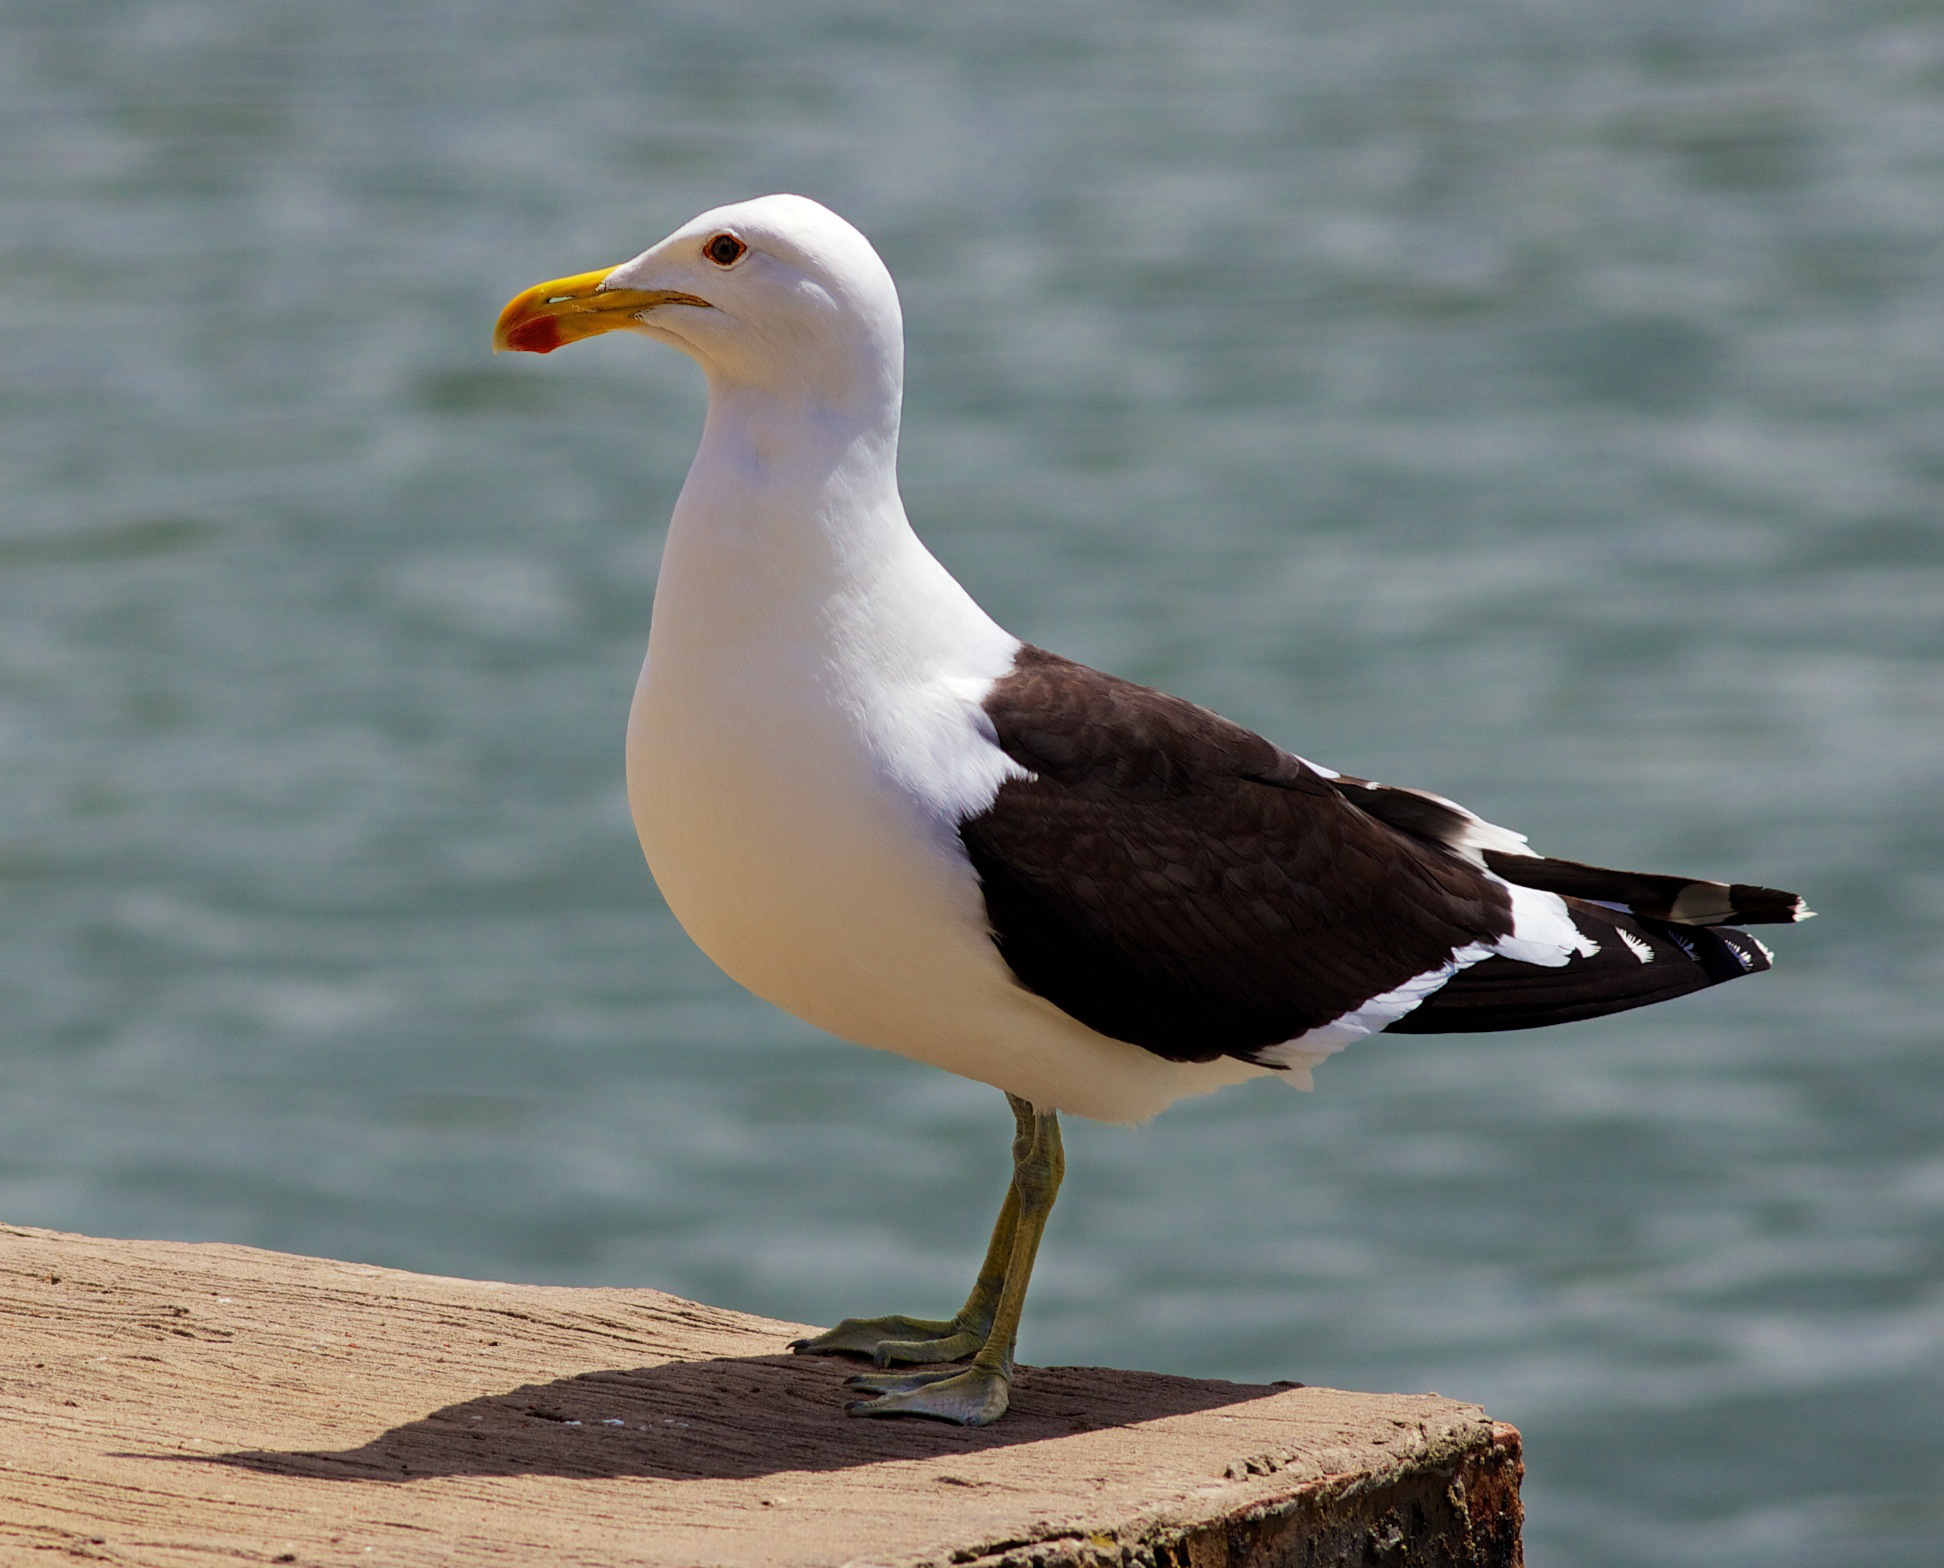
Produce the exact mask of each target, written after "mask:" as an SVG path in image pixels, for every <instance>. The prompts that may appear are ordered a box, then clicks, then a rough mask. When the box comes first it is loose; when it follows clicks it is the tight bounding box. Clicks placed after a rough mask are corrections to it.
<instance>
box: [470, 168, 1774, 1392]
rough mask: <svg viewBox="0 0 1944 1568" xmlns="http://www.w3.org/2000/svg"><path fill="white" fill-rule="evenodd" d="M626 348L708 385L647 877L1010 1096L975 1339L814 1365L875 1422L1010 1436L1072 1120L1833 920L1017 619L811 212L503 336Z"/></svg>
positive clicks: (855, 252) (909, 1340)
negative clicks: (1517, 828)
mask: <svg viewBox="0 0 1944 1568" xmlns="http://www.w3.org/2000/svg"><path fill="white" fill-rule="evenodd" d="M612 331H627V332H633V333H638V334H640V335H642V336H644V337H648V338H653V339H656V340H657V341H659V342H662V343H666V344H669V345H671V346H672V347H674V348H677V349H680V350H681V351H682V352H683V353H685V354H687V355H689V356H690V357H691V358H692V359H694V360H695V361H696V362H697V363H698V364H700V366H701V367H702V370H703V372H704V374H705V375H706V377H707V380H708V413H707V416H706V418H705V420H704V422H703V427H702V438H701V444H700V447H699V449H698V451H697V452H696V455H695V461H694V463H693V465H692V466H691V467H690V469H689V473H688V479H687V482H686V483H685V484H684V485H683V487H682V492H681V495H680V498H679V499H678V500H677V501H676V503H675V511H674V516H673V518H672V520H671V522H670V524H669V530H668V540H667V545H666V547H665V549H664V552H663V556H662V565H661V573H660V576H659V578H658V580H657V582H656V586H655V598H654V614H653V620H652V623H651V628H650V632H649V639H648V653H647V658H646V661H645V662H644V664H643V666H642V671H641V677H640V681H639V684H638V685H637V686H636V689H635V695H634V701H633V705H632V708H631V710H630V713H629V718H628V734H627V778H628V801H629V806H630V809H631V811H632V814H633V817H634V823H635V827H636V830H637V832H638V833H639V835H640V839H641V847H642V849H643V851H644V852H645V854H646V856H647V860H648V865H649V868H650V870H651V871H652V872H653V874H654V878H655V881H656V883H657V884H658V885H659V887H660V889H661V892H662V894H663V896H664V897H665V898H666V899H667V901H668V906H669V908H670V909H671V910H672V911H673V912H674V914H675V917H676V918H677V919H678V920H679V921H680V922H681V924H682V926H683V928H684V929H685V930H686V931H687V932H688V934H689V936H690V937H691V938H693V940H694V941H695V943H696V945H697V946H699V947H700V948H701V949H702V951H703V952H704V953H706V954H707V955H708V956H709V957H710V958H711V959H713V960H714V961H715V962H716V963H717V964H718V965H720V966H721V968H722V969H723V970H724V971H725V972H726V973H727V974H728V975H729V976H730V977H731V978H733V979H734V980H736V981H738V982H739V983H740V984H742V985H743V986H745V987H747V988H748V989H749V990H751V991H753V992H754V993H755V994H756V995H758V996H760V997H763V998H765V999H766V1000H768V1001H770V1002H772V1003H774V1004H775V1005H776V1006H778V1007H781V1008H783V1009H785V1010H786V1011H788V1012H791V1013H794V1014H795V1015H796V1016H797V1017H799V1018H802V1019H805V1020H807V1021H808V1022H809V1023H811V1024H814V1025H815V1026H817V1027H818V1028H820V1029H824V1030H828V1031H829V1032H830V1033H832V1034H834V1035H838V1036H841V1037H843V1038H844V1039H847V1040H852V1041H856V1042H857V1043H859V1044H861V1045H867V1046H873V1047H877V1048H879V1049H882V1050H887V1051H895V1052H897V1053H899V1054H900V1055H903V1056H908V1057H912V1058H915V1059H917V1060H918V1061H921V1062H929V1063H931V1064H932V1065H933V1066H936V1067H942V1068H944V1069H945V1070H946V1071H948V1072H953V1073H958V1074H960V1075H962V1076H964V1077H967V1078H971V1079H975V1080H977V1081H979V1082H981V1083H986V1084H990V1085H992V1086H994V1087H995V1088H998V1089H1000V1090H1002V1091H1003V1092H1004V1093H1005V1095H1006V1098H1007V1100H1008V1102H1009V1103H1010V1105H1011V1108H1012V1113H1013V1118H1014V1127H1015V1133H1014V1139H1013V1147H1012V1153H1013V1174H1012V1180H1011V1183H1010V1185H1009V1187H1008V1189H1007V1192H1006V1197H1005V1202H1004V1205H1003V1206H1002V1208H1001V1209H1000V1212H999V1218H998V1222H997V1223H996V1224H995V1226H994V1227H993V1231H992V1239H991V1241H990V1243H989V1244H988V1246H987V1249H986V1254H985V1260H984V1262H983V1264H982V1265H981V1267H980V1269H979V1273H978V1278H977V1281H976V1282H975V1284H974V1285H973V1287H972V1292H971V1294H970V1296H969V1297H968V1298H967V1300H966V1302H965V1305H964V1306H963V1307H962V1308H960V1309H959V1311H958V1312H957V1314H955V1315H954V1316H953V1317H951V1318H950V1319H944V1320H936V1319H924V1318H914V1317H905V1316H902V1315H896V1316H888V1317H878V1318H849V1319H846V1320H845V1321H843V1322H842V1323H839V1324H838V1325H837V1326H836V1327H835V1328H832V1329H830V1330H829V1331H828V1332H826V1333H821V1334H818V1335H815V1336H814V1337H812V1338H809V1339H805V1340H800V1341H798V1342H797V1343H796V1344H795V1345H794V1346H793V1347H792V1348H793V1349H794V1350H797V1351H798V1352H801V1353H806V1354H828V1353H838V1354H845V1355H851V1356H862V1357H866V1358H868V1359H870V1360H871V1361H872V1362H874V1363H875V1366H876V1367H877V1368H878V1370H875V1371H867V1372H862V1373H860V1374H858V1375H857V1376H854V1377H852V1378H851V1379H850V1380H849V1384H848V1386H849V1387H851V1388H852V1389H853V1390H855V1391H856V1392H857V1393H858V1394H860V1395H861V1396H863V1397H862V1398H860V1399H859V1400H858V1401H856V1402H855V1403H852V1404H851V1405H850V1406H849V1407H848V1408H849V1409H850V1411H851V1412H852V1413H854V1414H857V1415H865V1416H919V1417H928V1418H931V1419H935V1420H942V1421H950V1422H957V1423H960V1424H962V1425H968V1426H980V1425H984V1424H985V1423H987V1422H990V1421H994V1420H997V1419H998V1418H999V1417H1000V1416H1001V1415H1003V1414H1004V1413H1005V1410H1006V1407H1007V1404H1008V1401H1009V1399H1010V1397H1011V1386H1012V1377H1013V1366H1014V1363H1013V1355H1014V1347H1015V1341H1016V1338H1017V1334H1018V1329H1019V1321H1020V1313H1021V1309H1022V1307H1023V1306H1024V1303H1025V1297H1026V1285H1027V1281H1028V1279H1029V1277H1030V1275H1031V1273H1032V1268H1033V1260H1034V1257H1035V1255H1036V1253H1037V1251H1038V1248H1039V1243H1040V1237H1041V1234H1042V1232H1043V1231H1044V1229H1045V1226H1046V1220H1047V1215H1048V1214H1049V1212H1050V1211H1051V1209H1052V1206H1053V1201H1054V1198H1055V1195H1056V1194H1057V1193H1058V1191H1059V1187H1060V1181H1061V1177H1062V1174H1063V1172H1064V1169H1065V1155H1064V1153H1063V1152H1062V1149H1061V1143H1060V1126H1059V1113H1061V1112H1063V1111H1064V1112H1068V1113H1071V1114H1073V1115H1077V1116H1085V1117H1092V1118H1097V1119H1100V1120H1104V1121H1109V1122H1121V1123H1134V1122H1141V1121H1145V1120H1146V1119H1148V1118H1150V1117H1152V1116H1154V1115H1155V1114H1156V1113H1158V1112H1159V1111H1161V1110H1162V1109H1163V1108H1165V1107H1166V1106H1168V1105H1170V1104H1172V1103H1173V1102H1174V1101H1176V1100H1179V1099H1182V1098H1184V1097H1186V1096H1190V1095H1198V1094H1206V1093H1209V1092H1211V1091H1213V1090H1216V1089H1220V1088H1222V1087H1224V1086H1225V1085H1228V1084H1233V1083H1238V1082H1241V1081H1243V1080H1245V1079H1250V1078H1257V1077H1262V1076H1265V1075H1274V1076H1278V1077H1281V1078H1284V1079H1286V1080H1288V1081H1289V1082H1291V1083H1293V1084H1295V1085H1297V1086H1298V1087H1300V1088H1304V1089H1308V1088H1310V1087H1311V1070H1312V1069H1313V1068H1315V1067H1316V1066H1317V1064H1318V1063H1320V1062H1322V1061H1323V1060H1324V1059H1325V1058H1326V1057H1329V1056H1331V1055H1332V1054H1334V1053H1335V1052H1338V1051H1341V1050H1342V1049H1344V1047H1346V1046H1348V1045H1350V1044H1352V1043H1353V1042H1355V1041H1357V1040H1361V1039H1363V1038H1364V1037H1365V1036H1367V1035H1372V1034H1377V1033H1380V1032H1385V1031H1388V1032H1389V1033H1392V1034H1404V1033H1416V1034H1438V1033H1453V1032H1467V1031H1476V1030H1500V1029H1527V1028H1534V1027H1537V1026H1540V1025H1545V1024H1557V1023H1566V1022H1570V1021H1572V1020H1576V1019H1582V1018H1595V1017H1599V1016H1601V1015H1603V1014H1606V1013H1616V1012H1621V1011H1623V1010H1625V1009H1627V1008H1631V1007H1641V1006H1645V1005H1647V1004H1648V1003H1652V1002H1660V1001H1665V1000H1667V999H1669V998H1671V997H1676V996H1682V995H1685V994H1686V993H1688V992H1690V991H1698V990H1702V989H1704V988H1706V987H1708V986H1712V985H1716V984H1719V983H1720V982H1722V981H1724V980H1732V979H1736V978H1738V977H1740V976H1742V975H1744V974H1750V973H1754V972H1757V971H1760V970H1765V969H1767V968H1768V967H1769V961H1770V956H1771V955H1770V954H1769V952H1768V950H1767V949H1766V948H1765V947H1763V946H1762V944H1761V943H1759V942H1757V941H1756V940H1755V939H1754V938H1752V937H1750V936H1748V935H1746V934H1745V933H1744V932H1742V931H1740V930H1737V929H1734V926H1736V925H1744V924H1755V923H1759V922H1787V921H1794V920H1801V919H1804V918H1806V917H1807V916H1808V915H1809V914H1810V913H1811V911H1809V910H1808V909H1806V908H1805V907H1804V905H1803V902H1802V900H1801V899H1800V898H1798V897H1796V895H1794V894H1792V893H1784V892H1779V891H1777V890H1775V889H1773V888H1765V887H1755V886H1750V885H1745V884H1742V883H1734V884H1728V883H1722V882H1714V881H1705V880H1697V879H1693V878H1688V877H1679V876H1662V875H1650V874H1644V873H1637V872H1629V871H1611V870H1606V869H1603V868H1600V867H1596V866H1590V865H1584V864H1581V863H1578V862H1575V861H1570V860H1557V859H1551V858H1548V857H1544V856H1541V855H1539V854H1538V853H1536V852H1535V851H1534V850H1533V849H1532V848H1531V847H1530V846H1529V845H1528V844H1527V841H1526V839H1525V837H1524V835H1522V834H1519V833H1514V832H1512V831H1510V830H1509V829H1506V828H1502V827H1498V826H1495V825H1494V824H1492V823H1490V822H1487V821H1485V820H1483V819H1482V818H1480V817H1478V816H1477V815H1475V814H1474V813H1472V812H1470V811H1468V810H1466V809H1465V808H1464V807H1463V806H1460V805H1458V804H1457V803H1456V802H1454V801H1451V800H1447V799H1445V798H1444V797H1443V796H1441V795H1435V794H1431V793H1429V792H1427V791H1423V790H1417V789H1407V788H1402V787H1399V786H1395V785H1388V784H1380V783H1377V782H1375V781H1374V780H1371V779H1365V778H1358V777H1354V776H1352V775H1350V774H1347V773H1339V772H1336V771H1335V770H1333V769H1330V768H1326V767H1323V766H1321V765H1319V764H1317V763H1314V762H1310V761H1307V760H1305V759H1304V758H1302V757H1300V756H1298V755H1296V754H1295V753H1294V752H1292V751H1287V750H1285V749H1283V748H1282V747H1280V746H1277V745H1275V744H1274V743H1273V742H1271V741H1268V740H1265V739H1264V738H1263V737H1261V736H1260V735H1257V734H1254V733H1252V732H1251V731H1249V730H1247V729H1245V728H1243V727H1242V726H1241V725H1238V724H1234V723H1231V722H1230V721H1228V720H1227V719H1224V718H1221V717H1219V716H1218V715H1216V714H1214V713H1211V712H1209V711H1208V710H1207V709H1205V708H1201V707H1198V706H1196V705H1195V704H1194V703H1191V702H1186V701H1183V700H1182V699H1180V698H1178V697H1171V696H1168V695H1166V694H1165V693H1162V692H1159V691H1155V690H1153V689H1151V688H1148V687H1145V686H1139V685H1135V684H1133V683H1132V682H1129V681H1125V680H1120V679H1117V678H1115V677H1114V676H1111V675H1106V674H1102V673H1101V672H1099V671H1097V670H1093V669H1089V668H1088V667H1087V666H1085V665H1082V664H1077V663H1075V662H1074V661H1072V660H1070V659H1065V658H1062V657H1061V656H1060V655H1058V654H1055V653H1049V652H1047V651H1046V650H1044V649H1042V648H1037V647H1035V646H1033V645H1032V644H1030V643H1026V642H1022V641H1021V640H1020V639H1019V638H1017V637H1015V636H1013V635H1012V634H1011V633H1010V632H1007V631H1006V630H1004V629H1003V628H1002V627H1000V626H999V625H998V624H997V623H996V622H994V621H993V620H992V618H991V617H990V616H988V615H987V614H986V613H985V611H983V610H982V609H981V608H980V607H979V606H978V604H977V603H976V602H975V601H974V600H973V598H972V596H971V595H970V594H969V593H967V592H966V590H965V589H964V588H962V587H961V586H960V585H959V584H958V582H957V581H956V580H954V579H953V577H952V576H951V574H950V573H949V572H947V571H946V569H945V568H944V567H943V566H942V565H940V564H939V562H938V561H937V559H936V558H935V557H934V556H933V555H932V554H931V552H930V551H929V550H927V549H926V548H925V546H924V545H923V544H922V543H921V542H920V541H919V538H918V536H917V534H916V533H915V532H913V530H912V527H911V524H910V522H909V521H908V520H907V518H906V516H905V509H904V503H903V501H902V500H901V499H900V497H899V494H898V479H897V453H898V425H899V417H900V411H901V405H902V400H903V380H904V326H903V318H902V315H901V312H900V309H899V304H898V294H897V289H896V286H895V285H894V284H893V282H892V279H891V274H890V272H889V271H888V270H887V269H886V267H885V265H884V263H883V262H882V261H881V260H880V259H879V257H878V255H877V252H876V251H875V250H873V249H872V247H871V244H870V242H869V241H868V240H867V239H865V237H864V236H863V235H862V234H861V233H859V232H858V230H856V229H855V228H853V227H852V226H851V225H850V224H849V223H847V222H845V221H844V220H843V219H842V218H840V217H838V216H837V215H836V214H835V213H833V212H831V211H829V210H828V209H827V208H825V207H823V206H821V205H819V204H818V203H816V202H814V201H811V200H809V199H807V198H805V197H802V196H790V195H777V196H765V197H761V198H759V199H757V200H754V201H746V202H740V203H736V204H733V205H730V206H724V207H717V208H714V209H713V210H711V211H709V212H705V213H703V214H702V215H701V216H700V217H697V218H694V219H692V220H691V221H690V222H688V223H686V224H684V225H682V227H680V228H678V229H677V230H675V232H674V233H673V234H671V235H669V236H668V237H667V238H666V239H664V240H662V241H661V242H660V243H659V244H657V245H654V246H652V247H651V248H649V249H648V250H645V251H643V252H642V253H641V254H640V255H639V256H637V257H635V258H634V259H633V260H632V261H626V262H623V263H622V264H621V265H619V266H616V267H608V268H604V269H601V270H599V271H594V272H584V273H580V274H578V275H576V276H573V277H567V278H561V279H557V280H555V281H552V282H547V283H541V284H538V285H536V286H535V287H533V288H530V289H527V290H526V291H525V292H524V293H522V294H519V295H517V296H516V297H515V298H514V299H513V300H512V301H511V302H509V303H508V305H507V307H506V309H505V311H504V312H503V313H502V314H501V316H500V319H499V322H498V325H497V328H496V330H495V334H494V346H495V347H496V348H497V349H512V350H519V351H524V352H529V353H537V354H545V353H549V352H551V351H552V350H554V349H556V348H559V347H561V346H562V345H564V344H568V343H574V342H578V341H579V340H581V339H583V338H590V337H594V336H596V335H597V334H600V333H603V332H612ZM1731 922H1732V923H1733V924H1732V925H1731V924H1730V923H1731Z"/></svg>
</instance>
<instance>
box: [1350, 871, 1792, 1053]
mask: <svg viewBox="0 0 1944 1568" xmlns="http://www.w3.org/2000/svg"><path fill="white" fill-rule="evenodd" d="M1567 904H1568V906H1569V907H1570V908H1571V909H1572V911H1573V921H1574V924H1576V925H1577V926H1579V928H1580V929H1581V930H1582V931H1584V932H1585V933H1586V934H1587V935H1588V936H1590V937H1592V938H1593V939H1594V940H1595V941H1596V942H1598V943H1599V944H1600V947H1599V951H1598V952H1597V953H1593V954H1591V955H1590V956H1589V955H1586V954H1575V955H1573V957H1572V958H1571V959H1570V960H1568V962H1567V963H1566V964H1564V965H1563V966H1562V967H1560V968H1557V969H1543V968H1540V967H1538V966H1537V965H1533V964H1518V963H1513V962H1512V961H1511V960H1509V959H1505V958H1488V959H1486V960H1485V961H1484V962H1483V963H1479V964H1474V965H1472V966H1471V967H1470V968H1469V969H1464V970H1461V971H1459V972H1458V973H1457V974H1455V975H1453V976H1452V977H1451V979H1449V980H1447V981H1446V982H1445V983H1444V984H1443V985H1442V986H1440V987H1439V988H1438V989H1437V990H1436V991H1434V992H1433V993H1432V994H1431V995H1430V996H1429V997H1427V998H1426V999H1425V1000H1424V1001H1423V1002H1422V1003H1421V1004H1420V1005H1419V1006H1418V1007H1416V1008H1415V1009H1413V1010H1412V1011H1411V1012H1409V1013H1406V1014H1405V1015H1404V1016H1403V1017H1402V1018H1400V1019H1398V1020H1397V1022H1396V1023H1394V1024H1392V1025H1391V1026H1390V1027H1389V1029H1388V1030H1387V1031H1386V1032H1387V1033H1390V1034H1469V1033H1474V1032H1476V1031H1479V1030H1488V1029H1489V1030H1498V1029H1537V1028H1540V1027H1542V1026H1544V1025H1546V1024H1564V1023H1573V1022H1576V1021H1577V1020H1579V1019H1582V1018H1600V1017H1604V1016H1605V1015H1606V1014H1608V1013H1621V1012H1626V1011H1627V1010H1628V1009H1630V1008H1635V1007H1646V1006H1649V1005H1651V1004H1652V1003H1654V1002H1665V1001H1668V1000H1669V999H1671V998H1673V997H1676V996H1685V995H1687V993H1688V992H1690V991H1700V990H1705V989H1706V988H1707V987H1708V986H1711V985H1719V984H1720V983H1721V982H1722V981H1724V980H1738V979H1740V978H1741V977H1742V976H1743V975H1746V974H1757V973H1759V972H1760V971H1762V970H1764V969H1767V968H1768V967H1769V955H1768V952H1767V950H1766V949H1765V948H1764V947H1763V946H1762V944H1761V943H1759V942H1757V941H1756V940H1755V939H1754V938H1753V937H1751V936H1748V935H1746V934H1745V933H1743V932H1741V931H1733V930H1729V929H1727V928H1726V927H1722V926H1690V925H1679V924H1676V923H1674V922H1671V921H1664V920H1651V919H1647V918H1644V917H1642V916H1638V915H1633V914H1629V913H1626V912H1624V911H1619V910H1612V909H1603V908H1601V907H1599V906H1598V905H1592V904H1585V903H1582V902H1580V901H1579V900H1578V899H1571V898H1569V899H1568V900H1567ZM1623 933H1624V935H1623ZM1629 938H1631V940H1629Z"/></svg>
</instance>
